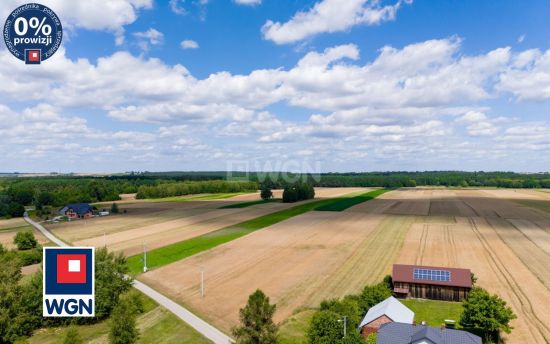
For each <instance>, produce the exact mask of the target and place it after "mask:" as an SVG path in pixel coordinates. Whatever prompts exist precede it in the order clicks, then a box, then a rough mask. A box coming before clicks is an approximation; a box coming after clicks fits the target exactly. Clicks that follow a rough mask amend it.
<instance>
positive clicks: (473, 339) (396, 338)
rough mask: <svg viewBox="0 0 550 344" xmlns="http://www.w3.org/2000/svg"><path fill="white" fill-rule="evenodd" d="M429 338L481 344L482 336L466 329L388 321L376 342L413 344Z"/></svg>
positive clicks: (448, 343) (440, 343) (444, 343)
mask: <svg viewBox="0 0 550 344" xmlns="http://www.w3.org/2000/svg"><path fill="white" fill-rule="evenodd" d="M422 339H427V340H429V341H430V342H432V343H434V344H481V338H480V337H478V336H476V335H474V334H471V333H469V332H466V331H459V330H451V329H443V330H442V329H438V328H435V327H430V326H423V325H418V326H415V325H410V324H403V323H387V324H384V325H382V326H381V327H380V329H379V330H378V336H377V339H376V344H411V343H416V342H418V341H420V340H422Z"/></svg>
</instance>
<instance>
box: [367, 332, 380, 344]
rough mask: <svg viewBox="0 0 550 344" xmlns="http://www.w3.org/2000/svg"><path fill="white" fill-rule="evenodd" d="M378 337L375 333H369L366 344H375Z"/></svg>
mask: <svg viewBox="0 0 550 344" xmlns="http://www.w3.org/2000/svg"><path fill="white" fill-rule="evenodd" d="M377 337H378V335H377V334H376V333H371V334H369V335H368V336H367V344H376V338H377Z"/></svg>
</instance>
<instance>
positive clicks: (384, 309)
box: [359, 296, 414, 338]
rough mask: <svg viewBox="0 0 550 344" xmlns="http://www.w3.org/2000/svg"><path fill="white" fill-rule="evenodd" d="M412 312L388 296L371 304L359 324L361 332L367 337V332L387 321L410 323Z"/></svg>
mask: <svg viewBox="0 0 550 344" xmlns="http://www.w3.org/2000/svg"><path fill="white" fill-rule="evenodd" d="M413 321H414V312H413V311H411V310H410V309H408V308H407V307H406V306H405V305H404V304H402V303H401V302H399V300H397V299H396V298H395V297H393V296H390V297H388V298H387V299H385V300H384V301H382V302H380V303H379V304H376V305H374V306H372V307H371V308H370V309H369V311H368V312H367V314H366V315H365V317H364V318H363V320H362V321H361V324H360V325H359V330H360V331H361V334H362V335H363V336H364V337H365V338H367V337H368V336H369V334H371V333H373V332H376V331H378V328H379V327H380V326H381V325H383V324H387V323H389V322H400V323H405V324H412V323H413Z"/></svg>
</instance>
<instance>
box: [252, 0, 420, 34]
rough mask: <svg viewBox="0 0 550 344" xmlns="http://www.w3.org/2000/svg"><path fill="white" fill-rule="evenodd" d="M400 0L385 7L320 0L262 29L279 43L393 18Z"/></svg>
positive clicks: (368, 0) (362, 0)
mask: <svg viewBox="0 0 550 344" xmlns="http://www.w3.org/2000/svg"><path fill="white" fill-rule="evenodd" d="M407 2H408V3H410V2H412V1H407ZM401 3H402V2H401V1H398V2H397V3H395V4H394V5H388V6H383V7H382V6H380V5H379V1H375V0H346V1H341V0H321V1H319V2H318V3H316V4H315V5H314V6H313V7H312V8H311V9H309V10H308V11H305V12H298V13H296V14H295V15H294V16H293V17H292V18H291V19H290V20H289V21H287V22H286V23H280V22H273V21H271V20H268V21H267V22H266V23H265V24H264V26H263V27H262V33H263V35H264V38H265V39H267V40H271V41H273V42H275V43H277V44H285V43H293V42H297V41H301V40H304V39H307V38H309V37H312V36H314V35H317V34H320V33H326V32H338V31H345V30H348V29H350V28H351V27H353V26H356V25H376V24H380V23H382V22H384V21H389V20H394V19H395V15H396V12H397V10H398V9H399V8H400V7H401Z"/></svg>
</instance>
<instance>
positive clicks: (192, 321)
mask: <svg viewBox="0 0 550 344" xmlns="http://www.w3.org/2000/svg"><path fill="white" fill-rule="evenodd" d="M25 221H27V222H28V223H30V224H31V225H32V226H33V227H34V228H36V229H37V230H39V231H40V232H41V233H42V234H44V236H46V238H48V239H49V240H50V241H51V242H53V243H55V244H56V245H58V246H70V245H69V244H67V243H65V242H63V241H62V240H60V239H59V238H57V237H56V236H55V235H53V234H52V233H51V232H50V231H48V230H47V229H46V228H44V226H42V225H41V224H39V223H37V222H35V221H33V220H31V219H30V218H29V217H28V216H27V215H26V214H25ZM134 288H136V289H137V290H139V291H141V292H142V293H144V294H145V295H147V296H149V297H150V298H151V299H153V300H155V301H156V302H157V303H158V304H159V305H161V306H163V307H164V308H166V309H167V310H169V311H170V312H172V313H173V314H174V315H175V316H177V317H178V318H180V319H181V320H183V321H185V322H186V323H187V324H189V326H191V327H192V328H194V329H195V330H197V331H198V332H199V333H201V334H202V335H203V336H205V337H206V338H208V339H210V340H211V341H213V342H214V343H216V344H228V343H234V341H233V340H232V339H231V338H229V337H228V336H226V335H225V334H224V333H223V332H221V331H220V330H218V329H217V328H215V327H214V326H212V325H210V324H209V323H207V322H206V321H204V320H202V319H201V318H199V317H198V316H196V315H195V314H193V313H191V312H189V311H188V310H187V309H186V308H184V307H182V306H180V305H179V304H177V303H175V302H174V301H172V300H170V299H169V298H167V297H166V296H164V295H162V294H161V293H159V292H158V291H156V290H154V289H153V288H151V287H149V286H148V285H146V284H144V283H143V282H140V281H138V280H134Z"/></svg>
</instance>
